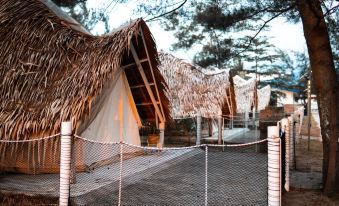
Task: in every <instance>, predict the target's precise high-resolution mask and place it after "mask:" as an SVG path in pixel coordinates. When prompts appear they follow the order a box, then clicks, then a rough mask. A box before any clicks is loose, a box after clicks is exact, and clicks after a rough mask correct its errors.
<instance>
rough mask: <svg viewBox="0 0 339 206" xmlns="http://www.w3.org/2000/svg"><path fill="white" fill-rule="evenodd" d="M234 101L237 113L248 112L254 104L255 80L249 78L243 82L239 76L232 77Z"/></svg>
mask: <svg viewBox="0 0 339 206" xmlns="http://www.w3.org/2000/svg"><path fill="white" fill-rule="evenodd" d="M233 82H234V92H235V100H236V104H237V112H238V113H245V112H246V111H247V112H250V111H251V108H252V106H253V105H254V103H255V89H256V80H255V78H253V77H252V78H250V79H248V80H245V79H243V78H241V77H240V76H238V75H236V76H234V77H233Z"/></svg>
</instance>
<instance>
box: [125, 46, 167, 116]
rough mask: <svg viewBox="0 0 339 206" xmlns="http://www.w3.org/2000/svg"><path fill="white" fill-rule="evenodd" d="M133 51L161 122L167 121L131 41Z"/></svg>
mask: <svg viewBox="0 0 339 206" xmlns="http://www.w3.org/2000/svg"><path fill="white" fill-rule="evenodd" d="M131 51H132V55H133V58H134V60H135V63H136V64H137V66H138V70H139V72H140V75H141V78H142V80H143V81H144V83H145V86H146V89H147V92H148V94H149V96H150V98H151V101H152V103H153V105H154V109H155V112H156V114H157V115H158V117H159V120H160V122H165V118H164V116H163V114H162V113H161V111H160V109H159V106H158V104H157V101H156V100H155V98H154V94H153V91H152V89H151V87H150V85H149V82H148V80H147V77H146V74H145V72H144V69H143V68H142V65H141V63H140V60H139V57H138V54H137V52H136V50H135V48H134V45H133V43H131Z"/></svg>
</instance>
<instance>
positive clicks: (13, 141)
mask: <svg viewBox="0 0 339 206" xmlns="http://www.w3.org/2000/svg"><path fill="white" fill-rule="evenodd" d="M57 136H60V133H57V134H53V135H50V136H46V137H41V138H34V139H23V140H0V143H25V142H35V141H41V140H46V139H51V138H53V137H57Z"/></svg>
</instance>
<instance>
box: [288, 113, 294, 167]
mask: <svg viewBox="0 0 339 206" xmlns="http://www.w3.org/2000/svg"><path fill="white" fill-rule="evenodd" d="M288 123H289V133H288V135H289V141H290V153H289V156H290V162H289V166H290V168H293V167H294V166H293V161H294V160H293V158H294V155H293V153H294V152H293V151H294V142H293V141H294V140H293V115H291V116H289V117H288Z"/></svg>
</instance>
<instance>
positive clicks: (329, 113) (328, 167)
mask: <svg viewBox="0 0 339 206" xmlns="http://www.w3.org/2000/svg"><path fill="white" fill-rule="evenodd" d="M296 2H297V6H298V10H299V13H300V16H301V19H302V23H303V28H304V35H305V39H306V43H307V48H308V53H309V57H310V63H311V68H312V78H313V80H314V85H315V89H316V94H317V100H318V106H319V115H320V126H321V135H322V139H323V186H324V187H323V190H324V193H325V194H326V195H331V194H333V192H334V191H335V187H336V184H335V183H336V152H337V151H336V150H337V139H338V138H337V132H336V113H337V112H336V110H337V109H336V73H335V67H334V62H333V55H332V50H331V45H330V41H329V35H328V31H327V25H326V23H325V20H324V15H323V12H322V9H321V5H320V1H319V0H297V1H296Z"/></svg>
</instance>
